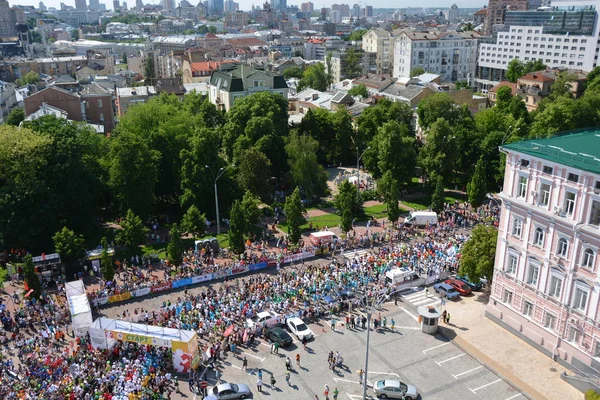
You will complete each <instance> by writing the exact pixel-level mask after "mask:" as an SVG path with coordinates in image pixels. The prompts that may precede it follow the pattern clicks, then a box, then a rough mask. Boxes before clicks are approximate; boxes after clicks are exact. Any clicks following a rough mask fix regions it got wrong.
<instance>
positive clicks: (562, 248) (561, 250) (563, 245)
mask: <svg viewBox="0 0 600 400" xmlns="http://www.w3.org/2000/svg"><path fill="white" fill-rule="evenodd" d="M568 251H569V242H568V241H567V239H565V238H563V237H561V238H560V239H558V246H557V249H556V254H558V255H559V256H561V257H566V256H567V252H568Z"/></svg>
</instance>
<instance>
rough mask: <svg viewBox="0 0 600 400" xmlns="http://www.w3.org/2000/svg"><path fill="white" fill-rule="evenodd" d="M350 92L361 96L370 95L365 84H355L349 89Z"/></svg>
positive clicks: (351, 94) (352, 94)
mask: <svg viewBox="0 0 600 400" xmlns="http://www.w3.org/2000/svg"><path fill="white" fill-rule="evenodd" d="M348 94H349V95H350V96H360V97H365V98H366V97H369V91H368V90H367V87H366V86H365V85H363V84H360V85H354V86H353V87H352V89H350V90H348Z"/></svg>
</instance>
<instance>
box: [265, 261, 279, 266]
mask: <svg viewBox="0 0 600 400" xmlns="http://www.w3.org/2000/svg"><path fill="white" fill-rule="evenodd" d="M276 265H277V260H269V261H267V267H274V266H276Z"/></svg>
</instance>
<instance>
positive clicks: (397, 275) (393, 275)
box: [385, 267, 425, 291]
mask: <svg viewBox="0 0 600 400" xmlns="http://www.w3.org/2000/svg"><path fill="white" fill-rule="evenodd" d="M385 283H386V285H387V286H389V287H391V289H392V290H393V291H397V290H403V289H410V288H413V287H418V286H421V285H424V284H425V279H423V278H421V277H420V276H419V275H418V274H417V273H416V272H415V271H411V270H409V269H408V268H404V267H402V268H394V269H391V270H389V271H387V272H386V273H385Z"/></svg>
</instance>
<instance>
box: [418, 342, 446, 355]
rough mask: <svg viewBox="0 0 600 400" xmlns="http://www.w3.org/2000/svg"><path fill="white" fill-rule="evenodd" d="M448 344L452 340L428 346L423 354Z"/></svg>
mask: <svg viewBox="0 0 600 400" xmlns="http://www.w3.org/2000/svg"><path fill="white" fill-rule="evenodd" d="M447 344H450V342H446V343H442V344H440V345H437V346H433V347H430V348H428V349H425V350H423V354H425V353H427V352H428V351H429V350H435V349H437V348H440V347H442V346H445V345H447Z"/></svg>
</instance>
